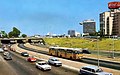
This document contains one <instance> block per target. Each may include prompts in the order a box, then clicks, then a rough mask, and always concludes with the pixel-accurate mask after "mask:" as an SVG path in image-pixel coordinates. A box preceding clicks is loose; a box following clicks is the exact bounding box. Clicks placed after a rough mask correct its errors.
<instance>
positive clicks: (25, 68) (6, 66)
mask: <svg viewBox="0 0 120 75" xmlns="http://www.w3.org/2000/svg"><path fill="white" fill-rule="evenodd" d="M10 53H11V54H12V60H8V61H6V60H4V58H3V55H2V54H0V61H2V62H0V75H78V72H75V71H72V70H69V69H66V68H63V67H55V66H52V69H51V70H50V71H41V70H39V69H37V68H36V67H35V63H30V62H27V61H26V59H27V58H26V57H23V56H21V55H20V54H18V53H15V52H10Z"/></svg>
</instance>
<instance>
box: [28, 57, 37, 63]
mask: <svg viewBox="0 0 120 75" xmlns="http://www.w3.org/2000/svg"><path fill="white" fill-rule="evenodd" d="M36 60H37V59H36V58H34V57H28V58H27V61H29V62H35V61H36Z"/></svg>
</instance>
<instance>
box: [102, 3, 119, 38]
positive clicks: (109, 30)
mask: <svg viewBox="0 0 120 75" xmlns="http://www.w3.org/2000/svg"><path fill="white" fill-rule="evenodd" d="M119 7H120V2H109V3H108V8H109V9H110V11H106V12H103V13H100V31H101V33H102V35H116V36H118V35H119V34H118V33H119V32H120V31H119V28H118V27H119V25H120V24H118V23H119V20H120V17H119V15H118V14H119V13H118V12H120V9H119Z"/></svg>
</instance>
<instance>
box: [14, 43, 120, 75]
mask: <svg viewBox="0 0 120 75" xmlns="http://www.w3.org/2000/svg"><path fill="white" fill-rule="evenodd" d="M12 48H14V49H15V50H16V51H17V52H19V53H21V52H23V51H26V52H28V53H29V54H30V55H33V56H36V57H37V58H42V59H45V60H48V59H49V58H50V57H52V56H48V55H44V54H40V53H36V52H32V51H28V50H24V49H21V48H19V47H18V46H17V44H15V45H13V46H12ZM58 59H59V60H60V61H61V62H62V63H63V67H65V68H71V69H73V70H76V71H79V69H80V67H82V66H85V65H90V64H85V63H81V62H76V61H71V60H67V59H62V58H58ZM101 68H102V69H103V70H104V71H105V72H110V73H113V75H120V71H118V70H114V69H109V68H105V67H101Z"/></svg>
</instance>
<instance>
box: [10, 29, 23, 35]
mask: <svg viewBox="0 0 120 75" xmlns="http://www.w3.org/2000/svg"><path fill="white" fill-rule="evenodd" d="M20 33H21V32H20V30H18V29H17V28H16V27H13V30H12V31H11V32H9V37H19V35H20Z"/></svg>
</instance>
